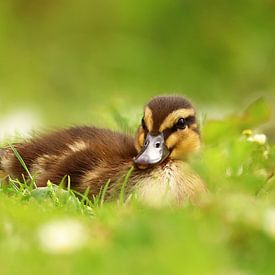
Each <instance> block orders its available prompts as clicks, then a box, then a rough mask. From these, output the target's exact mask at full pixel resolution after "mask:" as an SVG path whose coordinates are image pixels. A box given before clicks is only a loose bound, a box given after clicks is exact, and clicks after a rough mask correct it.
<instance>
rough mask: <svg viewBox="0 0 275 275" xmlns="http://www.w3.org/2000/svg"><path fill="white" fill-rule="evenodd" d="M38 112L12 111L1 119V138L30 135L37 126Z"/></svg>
mask: <svg viewBox="0 0 275 275" xmlns="http://www.w3.org/2000/svg"><path fill="white" fill-rule="evenodd" d="M37 125H38V119H37V114H34V113H30V112H26V111H23V112H20V111H19V112H17V113H11V114H9V115H8V116H7V117H4V118H1V120H0V129H1V130H0V140H5V139H7V138H13V137H16V136H18V135H19V136H20V137H27V138H28V137H29V136H30V134H31V132H32V129H34V128H35V127H37Z"/></svg>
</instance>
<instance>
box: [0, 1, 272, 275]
mask: <svg viewBox="0 0 275 275" xmlns="http://www.w3.org/2000/svg"><path fill="white" fill-rule="evenodd" d="M274 14H275V5H274V1H272V0H262V1H259V0H238V1H231V0H224V1H213V0H203V1H188V0H174V1H171V0H158V1H155V0H139V1H125V0H108V1H98V0H92V1H86V0H78V1H74V0H47V1H44V0H36V1H34V0H12V1H10V0H8V1H0V40H1V41H0V63H1V66H0V140H2V138H5V137H9V136H10V135H9V134H10V133H13V132H14V130H15V129H16V128H15V126H18V124H20V129H22V130H23V132H24V131H27V130H30V129H32V128H33V127H34V128H35V129H36V128H38V129H41V128H42V129H44V128H46V129H47V130H48V128H55V127H64V126H68V125H71V124H96V125H97V126H101V127H111V128H114V129H127V130H128V129H129V128H130V129H131V130H132V129H135V128H136V126H137V122H138V121H140V117H141V112H142V106H143V104H144V103H145V102H146V101H147V100H148V99H149V98H151V97H152V96H154V95H157V94H166V93H174V92H175V93H179V94H183V95H185V96H187V97H190V98H191V99H192V102H194V104H195V106H196V107H197V108H198V111H199V112H200V113H202V114H203V115H201V121H202V126H203V128H202V134H203V143H204V144H203V147H202V152H201V154H199V155H198V156H196V157H194V159H193V160H192V164H193V166H194V169H196V170H197V172H198V173H199V174H200V175H201V177H202V178H203V179H204V180H205V181H206V183H207V185H208V187H209V195H208V196H207V197H206V198H204V200H203V202H202V204H201V206H199V207H193V206H191V205H186V207H184V208H182V209H175V208H172V207H171V208H165V209H151V208H148V207H147V206H144V205H140V204H139V203H138V202H137V201H128V202H127V203H125V202H124V203H122V202H113V203H101V201H100V200H96V201H91V202H87V201H85V203H84V202H83V201H82V202H81V201H79V200H78V199H77V198H75V196H74V194H73V193H71V192H65V193H64V192H62V191H60V190H56V189H55V188H54V187H53V186H49V187H48V188H49V189H43V190H35V189H34V190H33V188H34V186H33V185H31V184H30V183H19V182H14V181H9V184H8V185H5V184H4V183H3V182H1V185H0V274H1V275H2V274H3V275H6V274H8V275H11V274H18V273H20V274H22V275H25V274H27V275H28V274H51V273H53V274H58V273H62V274H93V273H94V274H109V273H110V274H200V275H201V274H211V275H212V274H230V275H231V274H261V275H262V274H274V273H275V263H274V252H275V203H274V201H275V191H274V185H275V179H274V176H273V174H274V170H275V148H274V141H275V130H274V129H275V118H274V115H273V118H272V117H271V114H270V107H269V105H270V104H273V106H272V108H273V109H274V108H275V105H274V104H275V100H274V95H275V93H274V91H275V78H274V71H275V55H274V52H275V35H274V26H275V16H274ZM258 96H264V97H265V98H266V99H267V101H268V102H269V104H267V103H265V102H264V101H262V100H260V101H258V102H256V103H255V104H253V105H252V106H250V108H249V109H247V110H246V111H244V112H243V113H242V110H243V109H244V108H245V107H244V106H246V105H247V104H248V102H251V101H253V100H254V99H255V98H257V97H258ZM229 110H231V111H233V115H231V116H226V114H227V113H228V112H229ZM204 113H205V114H206V116H205V115H204ZM124 117H126V118H127V119H125V118H124ZM212 117H218V118H221V120H215V121H213V120H211V119H210V118H212ZM267 120H270V121H271V122H270V124H265V122H266V121H267ZM114 122H115V123H114ZM244 130H246V131H245V132H244ZM262 132H264V133H266V134H267V140H265V136H263V135H257V134H261V133H262ZM12 141H13V139H10V138H8V140H7V142H12Z"/></svg>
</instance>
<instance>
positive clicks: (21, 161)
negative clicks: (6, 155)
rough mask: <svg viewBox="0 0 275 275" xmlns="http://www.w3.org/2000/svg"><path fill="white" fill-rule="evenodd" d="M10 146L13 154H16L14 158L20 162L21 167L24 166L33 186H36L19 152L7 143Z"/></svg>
mask: <svg viewBox="0 0 275 275" xmlns="http://www.w3.org/2000/svg"><path fill="white" fill-rule="evenodd" d="M9 146H10V148H11V149H12V151H13V153H14V155H15V156H16V158H17V159H18V160H19V162H20V164H21V165H22V167H23V168H24V170H25V171H26V172H27V174H28V176H29V178H30V180H31V182H32V184H33V185H34V186H35V188H37V186H36V184H35V182H34V179H33V177H32V175H31V173H30V171H29V169H28V167H27V165H26V163H25V162H24V160H23V158H22V157H21V156H20V154H19V153H18V151H17V150H16V148H15V147H14V146H13V145H12V144H9Z"/></svg>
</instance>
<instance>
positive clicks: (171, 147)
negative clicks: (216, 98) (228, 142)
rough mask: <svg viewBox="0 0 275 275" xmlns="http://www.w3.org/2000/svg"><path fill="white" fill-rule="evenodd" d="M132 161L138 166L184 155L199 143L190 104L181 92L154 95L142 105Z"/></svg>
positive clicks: (145, 166)
mask: <svg viewBox="0 0 275 275" xmlns="http://www.w3.org/2000/svg"><path fill="white" fill-rule="evenodd" d="M135 147H136V149H137V151H138V155H137V156H136V157H135V158H134V162H135V163H136V165H137V166H138V167H139V168H143V169H144V168H147V167H148V166H151V165H157V164H160V163H162V162H163V161H165V160H166V159H171V160H177V159H185V158H186V157H187V156H188V155H190V153H192V152H194V151H196V150H197V149H198V148H199V147H200V133H199V128H198V125H197V122H196V112H195V110H194V108H193V106H192V104H191V103H190V102H189V101H188V100H187V99H185V98H183V97H181V96H158V97H155V98H153V99H152V100H151V101H150V102H149V103H148V104H147V105H146V106H145V108H144V115H143V118H142V120H141V125H140V126H139V128H138V131H137V135H136V140H135Z"/></svg>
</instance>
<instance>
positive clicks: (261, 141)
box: [247, 134, 266, 145]
mask: <svg viewBox="0 0 275 275" xmlns="http://www.w3.org/2000/svg"><path fill="white" fill-rule="evenodd" d="M247 140H248V141H251V142H256V143H259V144H260V145H264V144H265V143H266V135H265V134H255V135H253V136H250V137H249V138H248V139H247Z"/></svg>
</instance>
